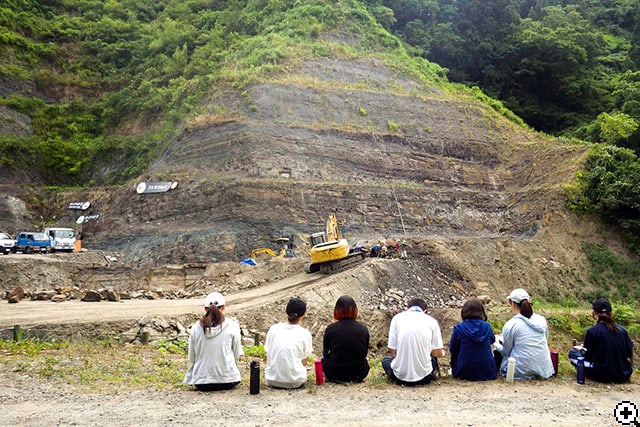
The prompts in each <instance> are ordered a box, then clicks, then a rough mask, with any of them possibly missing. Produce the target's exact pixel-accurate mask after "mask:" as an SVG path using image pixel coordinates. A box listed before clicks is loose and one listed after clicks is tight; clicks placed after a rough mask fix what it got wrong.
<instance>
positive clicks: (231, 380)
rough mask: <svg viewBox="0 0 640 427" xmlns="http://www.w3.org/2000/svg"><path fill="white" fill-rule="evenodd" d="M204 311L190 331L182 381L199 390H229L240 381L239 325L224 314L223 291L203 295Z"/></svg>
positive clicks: (240, 349) (242, 353) (240, 351)
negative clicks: (237, 362)
mask: <svg viewBox="0 0 640 427" xmlns="http://www.w3.org/2000/svg"><path fill="white" fill-rule="evenodd" d="M204 309H205V314H204V316H202V318H201V319H200V320H199V321H197V322H196V323H194V324H193V325H192V326H191V329H190V331H189V355H188V357H189V362H190V363H191V366H190V367H189V370H188V371H187V375H186V376H185V377H184V383H185V384H190V385H194V386H195V387H196V388H197V389H198V390H200V391H214V390H228V389H231V388H233V387H235V386H236V385H238V384H239V383H240V380H241V377H240V370H239V369H238V366H237V365H236V361H237V360H238V359H239V358H240V356H242V355H244V352H243V351H242V344H241V342H240V339H241V338H240V325H238V322H236V321H235V320H233V319H231V318H227V317H225V316H224V309H225V301H224V297H223V296H222V294H220V293H219V292H212V293H210V294H209V295H207V297H206V298H205V299H204Z"/></svg>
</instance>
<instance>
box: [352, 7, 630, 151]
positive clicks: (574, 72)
mask: <svg viewBox="0 0 640 427" xmlns="http://www.w3.org/2000/svg"><path fill="white" fill-rule="evenodd" d="M365 2H366V3H367V5H368V6H369V8H370V10H371V11H372V13H373V14H374V15H375V16H376V17H377V19H378V20H379V21H380V22H381V23H382V24H383V25H385V27H386V28H388V29H389V30H390V31H392V32H393V33H394V34H397V35H398V36H399V37H401V38H402V39H403V40H404V41H406V42H407V43H408V44H409V45H411V46H412V48H413V50H414V51H415V52H416V53H417V54H420V55H422V56H423V57H425V58H427V59H429V60H430V61H434V62H436V63H438V64H440V65H442V66H443V67H446V68H447V69H448V70H449V72H448V76H449V78H450V79H451V80H452V81H455V82H463V83H465V84H467V85H469V86H474V85H478V86H480V88H482V90H483V91H484V92H486V93H488V94H489V95H491V96H493V97H495V98H497V99H500V100H501V101H502V102H503V103H504V105H505V106H506V107H507V108H509V109H511V110H512V111H514V112H515V113H516V114H518V115H519V116H520V117H522V118H523V119H524V120H525V122H527V123H528V124H529V125H530V126H532V127H533V128H535V129H537V130H540V131H544V132H547V133H552V134H555V135H564V136H570V137H578V138H581V139H585V140H588V141H591V142H608V143H615V144H617V145H620V146H625V147H630V148H634V149H635V150H640V131H639V130H638V123H640V107H639V106H640V78H639V76H640V74H639V73H640V48H639V47H638V46H639V45H640V44H639V41H640V24H639V22H640V1H639V0H616V1H603V2H598V1H584V0H574V1H564V0H465V1H460V0H411V1H403V2H398V1H395V0H365ZM603 113H605V114H607V115H609V117H615V118H617V121H620V120H621V121H623V122H625V123H626V125H625V127H626V130H625V131H624V132H620V133H618V132H614V133H611V132H610V130H607V129H606V127H607V125H606V123H603V122H602V120H601V118H602V116H601V115H602V114H603ZM603 125H604V126H603ZM629 125H630V126H629Z"/></svg>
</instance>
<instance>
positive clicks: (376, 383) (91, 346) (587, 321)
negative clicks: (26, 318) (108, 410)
mask: <svg viewBox="0 0 640 427" xmlns="http://www.w3.org/2000/svg"><path fill="white" fill-rule="evenodd" d="M589 310H590V309H589V308H588V307H562V306H561V305H557V304H541V305H538V306H536V311H537V312H539V313H541V314H542V315H544V316H545V317H546V318H547V321H548V323H549V327H550V334H549V346H550V348H552V349H556V350H558V352H559V355H560V358H559V359H560V360H559V375H558V378H556V379H555V380H567V381H571V380H572V379H573V378H574V376H575V370H574V369H573V367H572V366H571V365H570V363H569V362H568V360H567V353H568V351H569V349H570V347H571V345H572V341H573V339H578V340H581V339H582V337H583V336H584V332H585V331H586V330H587V329H588V328H589V327H590V326H592V325H593V319H591V317H590V315H589V313H590V311H589ZM614 313H616V314H617V313H619V314H618V315H617V316H616V320H617V322H618V323H621V324H622V325H624V326H625V327H626V328H627V330H628V331H629V333H630V335H631V338H632V340H633V341H634V343H635V353H636V357H635V358H634V360H636V361H637V360H640V358H639V357H638V355H639V354H640V353H639V349H638V347H640V315H639V314H638V312H637V311H636V310H635V309H634V308H633V307H631V306H627V305H614ZM502 317H504V319H503V318H502ZM507 319H508V316H502V315H501V316H499V317H496V318H494V319H491V324H492V327H493V328H494V331H495V332H496V333H499V332H500V330H501V329H502V325H503V324H504V322H505V321H506V320H507ZM444 338H445V340H447V338H448V337H444ZM445 345H446V343H445ZM186 352H187V346H186V343H185V342H177V343H175V342H171V341H162V340H160V341H156V342H152V343H151V344H149V345H140V344H121V343H119V342H117V341H115V340H103V341H93V342H89V341H83V342H76V341H69V342H56V341H43V340H39V339H35V338H33V339H32V338H30V339H22V340H15V341H14V340H4V341H3V340H0V369H2V370H3V372H12V373H14V374H16V375H24V376H28V377H30V378H33V379H39V380H43V381H50V382H53V383H55V382H62V383H65V384H66V385H68V386H69V387H71V388H72V389H73V390H74V391H78V392H100V393H114V392H121V391H131V390H141V389H154V390H169V389H187V388H188V386H185V385H183V384H182V379H183V378H184V374H185V372H186V370H187V368H188V360H187V354H186ZM316 352H317V353H316V354H319V349H316ZM382 356H383V354H378V355H376V356H375V357H371V358H370V359H369V364H370V366H371V370H370V373H369V376H368V378H367V380H366V382H365V383H364V387H370V388H379V387H386V386H390V384H389V383H388V382H387V380H386V379H385V378H384V377H383V375H382V372H383V371H382V367H381V364H380V361H381V359H382ZM313 358H314V356H311V357H310V362H311V361H312V359H313ZM252 360H258V361H260V365H261V368H262V369H261V371H262V376H263V377H264V366H265V362H266V355H265V352H264V347H263V346H254V347H248V348H245V357H243V358H242V359H241V360H240V362H239V363H238V366H239V368H240V371H241V373H242V382H241V384H240V387H248V385H249V364H250V362H251V361H252ZM309 365H310V366H313V363H310V364H309ZM638 365H639V364H638V363H637V362H636V363H635V366H636V368H635V372H634V376H633V377H632V381H633V382H634V383H638V382H640V378H639V377H640V367H639V366H638ZM448 368H449V361H448V356H447V357H445V359H444V360H443V363H442V366H441V370H442V373H443V374H445V375H446V374H447V373H448ZM313 383H314V373H313V369H310V370H309V390H310V391H313V389H314V387H315V385H314V384H313Z"/></svg>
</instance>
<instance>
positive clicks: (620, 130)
mask: <svg viewBox="0 0 640 427" xmlns="http://www.w3.org/2000/svg"><path fill="white" fill-rule="evenodd" d="M598 125H599V126H600V136H601V138H602V142H605V143H607V144H613V145H620V144H619V143H620V141H622V140H626V139H628V138H629V137H630V136H631V135H633V133H634V132H635V131H636V130H638V122H637V121H636V120H635V119H633V117H631V116H629V115H628V114H625V113H612V114H608V113H600V115H599V116H598Z"/></svg>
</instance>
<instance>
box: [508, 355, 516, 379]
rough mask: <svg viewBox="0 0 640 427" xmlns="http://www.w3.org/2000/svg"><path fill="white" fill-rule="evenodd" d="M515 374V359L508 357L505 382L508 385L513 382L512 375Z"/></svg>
mask: <svg viewBox="0 0 640 427" xmlns="http://www.w3.org/2000/svg"><path fill="white" fill-rule="evenodd" d="M515 372H516V359H514V358H513V357H510V358H509V360H507V382H508V383H512V382H513V375H514V374H515Z"/></svg>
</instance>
